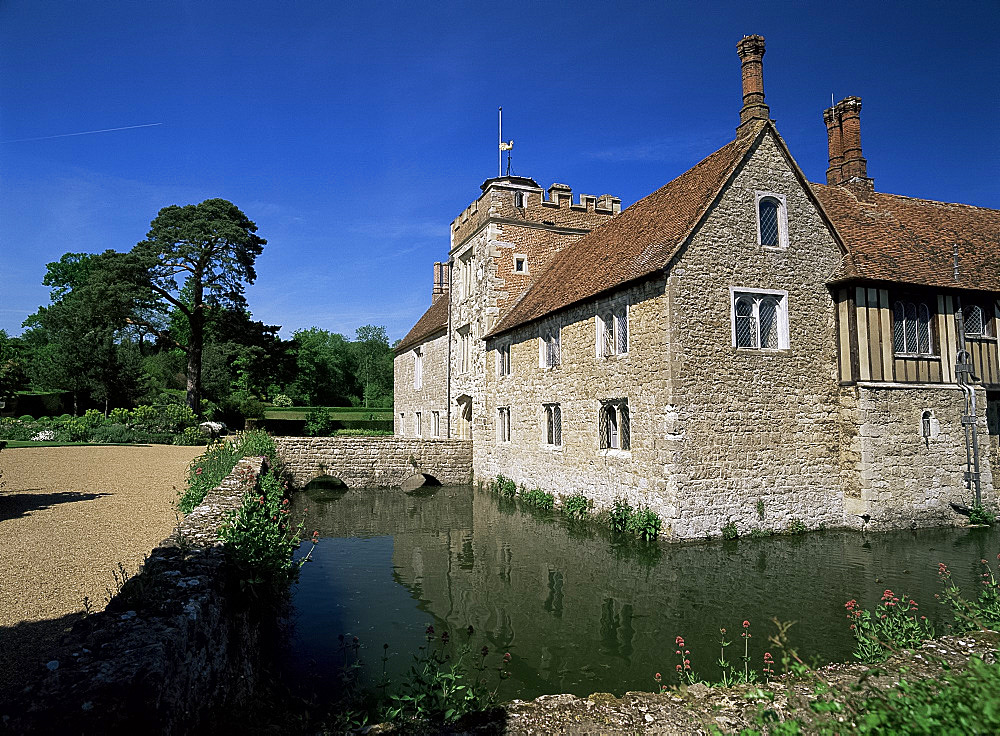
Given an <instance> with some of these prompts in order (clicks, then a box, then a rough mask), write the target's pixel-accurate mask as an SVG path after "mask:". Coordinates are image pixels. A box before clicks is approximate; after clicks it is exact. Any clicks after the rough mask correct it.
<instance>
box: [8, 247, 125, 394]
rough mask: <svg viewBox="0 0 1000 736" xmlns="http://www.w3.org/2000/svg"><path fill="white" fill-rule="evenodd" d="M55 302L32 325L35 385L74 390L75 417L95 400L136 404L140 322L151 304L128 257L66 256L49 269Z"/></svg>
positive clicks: (109, 254) (47, 277)
mask: <svg viewBox="0 0 1000 736" xmlns="http://www.w3.org/2000/svg"><path fill="white" fill-rule="evenodd" d="M42 283H43V284H45V285H46V286H48V287H49V288H50V289H51V299H52V303H51V304H50V305H49V306H47V307H40V308H39V310H38V312H36V313H35V314H34V315H32V316H30V317H29V318H28V319H27V320H25V322H24V326H25V327H27V328H28V331H27V332H26V333H25V342H26V343H27V344H28V345H29V346H30V347H31V359H30V361H29V373H30V375H31V379H32V382H33V383H35V384H36V385H39V386H41V387H45V388H53V389H62V390H66V391H70V392H71V393H72V395H73V407H74V413H77V412H78V410H79V401H80V398H81V397H83V396H89V397H91V398H93V399H96V400H97V401H100V402H102V403H103V404H104V408H105V410H107V408H108V405H109V404H111V403H130V402H131V400H132V399H134V397H135V396H136V395H137V393H138V386H139V382H140V381H139V376H140V367H139V361H138V351H139V348H138V347H137V346H136V345H133V344H132V340H131V337H133V336H134V333H136V328H135V326H134V322H133V320H132V315H133V314H135V313H136V312H137V311H139V310H140V309H141V308H142V306H143V302H142V300H141V295H140V294H139V293H138V292H137V291H136V289H135V287H134V283H133V280H132V279H131V278H130V277H129V276H128V263H127V262H126V260H125V259H124V256H123V255H122V254H121V253H116V252H115V251H110V250H109V251H105V252H104V253H102V254H99V255H91V254H87V253H66V254H65V255H63V257H62V258H60V259H59V260H58V261H56V262H54V263H49V264H48V265H47V269H46V274H45V278H44V279H43V281H42Z"/></svg>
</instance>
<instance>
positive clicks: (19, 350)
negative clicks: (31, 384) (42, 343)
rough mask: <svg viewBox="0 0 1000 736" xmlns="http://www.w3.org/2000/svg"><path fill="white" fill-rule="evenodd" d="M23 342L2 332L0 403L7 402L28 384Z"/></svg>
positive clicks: (0, 345)
mask: <svg viewBox="0 0 1000 736" xmlns="http://www.w3.org/2000/svg"><path fill="white" fill-rule="evenodd" d="M24 352H25V351H24V348H23V345H22V342H21V341H20V340H19V339H17V338H16V337H9V336H8V335H7V333H6V332H5V331H3V330H0V401H3V402H7V401H10V400H11V399H12V398H14V395H15V394H16V393H17V392H18V391H20V390H21V389H22V388H24V387H25V386H26V385H27V383H28V375H27V373H25V370H24V369H25V360H26V357H25V354H24Z"/></svg>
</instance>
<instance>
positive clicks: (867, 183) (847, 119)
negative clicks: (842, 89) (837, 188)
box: [823, 97, 873, 190]
mask: <svg viewBox="0 0 1000 736" xmlns="http://www.w3.org/2000/svg"><path fill="white" fill-rule="evenodd" d="M823 121H824V122H825V123H826V131H827V138H828V140H829V149H830V167H829V168H828V169H827V170H826V183H827V184H831V185H835V184H846V183H848V182H854V183H858V184H862V185H864V188H865V189H868V190H871V189H873V183H872V180H871V179H870V178H869V177H868V162H867V161H866V160H865V158H864V156H862V155H861V98H860V97H845V98H844V99H842V100H841V101H840V102H838V103H837V104H836V105H835V106H834V107H833V108H831V109H829V110H826V111H824V113H823Z"/></svg>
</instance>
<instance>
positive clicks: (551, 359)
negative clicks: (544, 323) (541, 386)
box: [538, 327, 562, 368]
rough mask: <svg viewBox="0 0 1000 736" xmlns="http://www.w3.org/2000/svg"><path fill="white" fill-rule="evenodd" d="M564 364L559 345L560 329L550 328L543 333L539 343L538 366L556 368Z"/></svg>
mask: <svg viewBox="0 0 1000 736" xmlns="http://www.w3.org/2000/svg"><path fill="white" fill-rule="evenodd" d="M561 362H562V350H561V349H560V345H559V328H558V327H550V328H548V329H546V330H544V331H543V332H542V336H541V338H540V339H539V343H538V364H539V366H541V367H542V368H555V367H556V366H558V365H559V364H560V363H561Z"/></svg>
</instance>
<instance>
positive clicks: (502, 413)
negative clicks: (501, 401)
mask: <svg viewBox="0 0 1000 736" xmlns="http://www.w3.org/2000/svg"><path fill="white" fill-rule="evenodd" d="M497 442H510V407H509V406H501V407H498V408H497Z"/></svg>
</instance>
